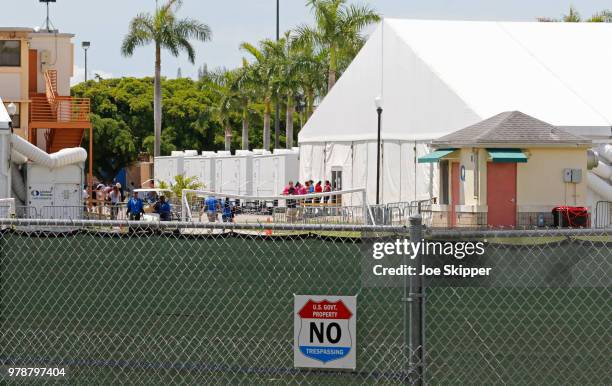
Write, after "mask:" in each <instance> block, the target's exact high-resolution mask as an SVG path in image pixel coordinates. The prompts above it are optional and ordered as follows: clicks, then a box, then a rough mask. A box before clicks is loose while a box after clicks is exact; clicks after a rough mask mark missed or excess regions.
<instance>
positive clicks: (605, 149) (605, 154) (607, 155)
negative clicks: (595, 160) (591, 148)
mask: <svg viewBox="0 0 612 386" xmlns="http://www.w3.org/2000/svg"><path fill="white" fill-rule="evenodd" d="M597 154H598V155H599V157H601V158H603V159H605V160H606V161H608V162H609V163H612V145H601V146H600V147H599V149H597Z"/></svg>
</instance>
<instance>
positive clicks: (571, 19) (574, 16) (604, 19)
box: [538, 6, 612, 23]
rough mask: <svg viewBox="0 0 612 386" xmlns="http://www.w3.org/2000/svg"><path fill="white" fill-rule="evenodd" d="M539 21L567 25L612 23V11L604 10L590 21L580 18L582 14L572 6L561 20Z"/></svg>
mask: <svg viewBox="0 0 612 386" xmlns="http://www.w3.org/2000/svg"><path fill="white" fill-rule="evenodd" d="M538 21H541V22H561V21H562V22H565V23H580V22H583V21H584V22H587V23H612V10H608V9H604V10H603V11H599V12H597V13H595V14H593V15H592V16H591V17H590V18H588V19H582V16H580V12H578V10H577V9H576V8H575V7H574V6H570V8H569V11H568V13H567V14H566V15H563V17H562V18H561V19H554V18H550V17H540V18H538Z"/></svg>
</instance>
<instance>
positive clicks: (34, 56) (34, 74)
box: [28, 50, 38, 94]
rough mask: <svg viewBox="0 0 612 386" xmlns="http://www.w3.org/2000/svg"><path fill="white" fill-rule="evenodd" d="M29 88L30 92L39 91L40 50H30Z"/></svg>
mask: <svg viewBox="0 0 612 386" xmlns="http://www.w3.org/2000/svg"><path fill="white" fill-rule="evenodd" d="M29 55H30V56H29V64H30V65H29V71H28V78H29V80H28V90H29V91H30V94H36V93H37V92H38V51H37V50H30V51H29Z"/></svg>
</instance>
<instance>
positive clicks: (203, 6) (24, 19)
mask: <svg viewBox="0 0 612 386" xmlns="http://www.w3.org/2000/svg"><path fill="white" fill-rule="evenodd" d="M161 1H163V0H160V2H161ZM4 2H6V3H7V4H10V6H9V7H8V8H7V7H3V9H4V12H2V13H0V26H2V27H9V26H10V27H15V26H17V27H34V26H42V25H43V21H44V19H45V11H44V7H43V4H40V3H39V2H38V0H19V1H15V0H0V3H4ZM280 2H281V31H283V30H287V29H290V28H292V27H294V26H296V25H298V24H300V23H303V22H310V21H311V20H312V15H311V13H310V11H309V9H308V8H306V6H305V3H306V1H305V0H280ZM353 2H357V3H369V4H370V5H371V6H373V7H374V8H376V9H377V10H378V11H379V12H381V13H382V14H383V15H385V16H386V17H402V18H419V19H463V20H512V21H532V20H534V19H535V18H537V17H539V16H550V17H559V16H561V15H562V14H563V13H566V11H567V9H568V8H569V5H570V4H573V5H574V6H575V7H576V8H577V9H578V10H579V11H580V12H581V13H582V14H583V15H585V16H588V15H590V14H592V13H594V12H596V11H598V10H602V9H606V8H612V4H611V3H610V1H609V0H573V1H566V0H370V1H367V0H357V1H353ZM275 4H276V2H275V0H225V1H217V0H184V5H183V8H182V9H181V11H180V13H179V15H180V16H182V17H192V18H197V19H199V20H201V21H203V22H205V23H207V24H208V25H210V27H211V28H212V30H213V40H212V42H209V43H204V44H197V46H196V48H197V63H196V65H195V66H194V65H191V64H190V63H189V62H188V60H187V59H186V57H185V56H184V55H182V56H181V57H180V58H173V57H171V56H169V55H165V56H164V57H163V62H162V66H163V73H164V75H166V76H169V77H175V76H176V73H177V69H178V68H179V67H181V69H182V73H183V76H195V74H196V73H197V67H198V66H200V65H201V64H202V63H207V64H208V66H209V68H214V67H217V66H225V67H234V66H237V65H239V63H240V60H241V58H242V56H243V54H242V53H241V52H240V50H239V49H238V45H239V44H240V43H241V42H243V41H250V42H256V41H258V40H259V39H262V38H266V37H270V38H272V37H274V34H275V25H274V23H275V7H276V5H275ZM154 8H155V0H102V1H101V0H96V1H94V0H57V3H56V4H52V5H51V19H52V21H53V24H54V25H55V27H56V28H58V29H60V30H61V31H62V32H71V33H74V34H76V37H75V43H76V44H77V45H78V47H80V43H81V41H82V40H90V41H91V42H92V47H91V49H90V51H89V66H90V68H89V70H90V71H89V72H90V73H95V72H97V73H100V74H101V75H102V76H103V77H105V76H111V75H112V76H126V75H129V76H146V75H151V74H152V72H153V48H152V47H145V48H140V49H138V51H137V52H136V54H135V55H134V56H133V57H132V58H124V57H122V56H121V55H120V53H119V47H120V45H121V41H122V38H123V36H124V34H125V33H126V31H127V26H128V23H129V21H130V19H131V18H132V17H133V16H134V15H136V14H137V13H139V12H143V11H152V10H153V9H154ZM7 11H8V12H7ZM75 63H76V66H77V67H78V70H77V73H78V77H81V78H82V76H83V69H82V67H83V63H84V60H83V54H82V51H81V50H80V48H79V49H78V51H77V53H76V57H75Z"/></svg>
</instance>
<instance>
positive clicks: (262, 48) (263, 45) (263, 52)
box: [240, 40, 278, 150]
mask: <svg viewBox="0 0 612 386" xmlns="http://www.w3.org/2000/svg"><path fill="white" fill-rule="evenodd" d="M240 48H241V49H243V50H244V51H246V52H247V53H249V54H250V55H251V56H252V57H253V58H254V59H255V63H253V64H252V71H253V75H254V78H255V79H256V80H257V84H256V87H257V89H258V94H259V95H260V96H261V97H262V98H263V103H264V127H263V148H264V149H266V150H270V118H271V116H272V102H273V100H274V96H275V93H276V90H275V79H274V77H275V74H276V73H277V71H278V63H277V62H276V57H277V55H275V54H274V52H273V51H274V49H275V43H274V42H273V41H271V40H264V41H261V42H260V43H259V48H257V47H255V46H254V45H252V44H250V43H242V44H241V45H240Z"/></svg>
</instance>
